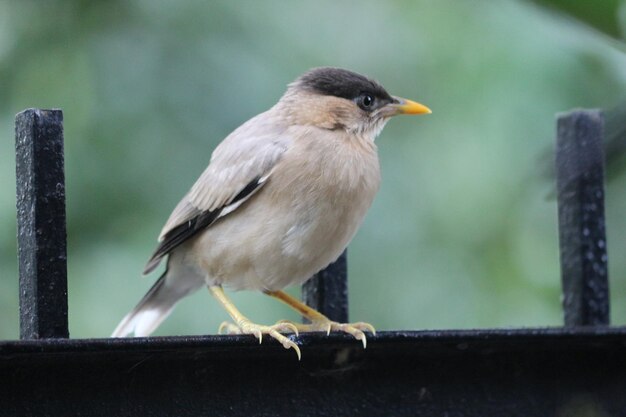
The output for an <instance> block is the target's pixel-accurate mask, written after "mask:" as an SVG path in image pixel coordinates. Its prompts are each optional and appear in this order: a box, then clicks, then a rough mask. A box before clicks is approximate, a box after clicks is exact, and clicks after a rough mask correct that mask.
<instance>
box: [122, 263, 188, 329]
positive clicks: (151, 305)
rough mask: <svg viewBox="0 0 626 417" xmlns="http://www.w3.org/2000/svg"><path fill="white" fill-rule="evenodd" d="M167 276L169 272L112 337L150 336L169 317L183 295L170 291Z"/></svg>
mask: <svg viewBox="0 0 626 417" xmlns="http://www.w3.org/2000/svg"><path fill="white" fill-rule="evenodd" d="M166 275H167V271H166V272H165V273H164V274H163V275H161V277H160V278H159V279H158V280H157V282H155V283H154V285H153V286H152V288H150V290H149V291H148V292H147V293H146V295H144V297H143V298H142V299H141V301H139V303H138V304H137V306H136V307H135V308H133V309H132V310H131V312H130V313H128V314H127V315H126V317H124V318H123V319H122V321H121V322H120V324H118V325H117V327H116V328H115V330H114V331H113V334H112V335H111V337H125V336H127V335H128V334H129V333H134V335H135V336H136V337H144V336H149V335H150V334H151V333H152V332H153V331H154V330H156V328H157V327H158V326H159V325H160V324H161V323H162V322H163V320H165V319H166V318H167V316H169V314H170V313H171V312H172V310H173V309H174V305H175V304H176V302H177V301H178V300H179V299H180V298H181V295H180V294H179V293H177V292H176V291H171V290H169V289H168V286H167V285H166V283H165V280H166Z"/></svg>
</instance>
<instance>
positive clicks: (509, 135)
mask: <svg viewBox="0 0 626 417" xmlns="http://www.w3.org/2000/svg"><path fill="white" fill-rule="evenodd" d="M624 22H626V4H625V3H624V2H623V1H619V0H615V1H611V0H601V1H596V2H589V1H586V0H581V1H557V0H554V1H548V0H546V1H538V2H531V1H512V0H511V1H497V2H495V1H491V0H483V1H479V0H475V1H469V0H468V1H460V0H439V1H432V0H422V1H412V0H411V1H409V0H405V1H401V0H396V1H384V2H383V1H376V0H370V1H358V2H357V1H342V2H336V1H315V2H303V1H297V2H287V1H254V2H253V1H206V0H193V1H165V0H161V1H153V0H124V1H108V2H91V1H84V0H73V1H69V0H63V1H60V0H58V1H47V2H39V1H28V0H20V1H17V0H12V1H7V0H1V1H0V338H2V339H14V338H17V337H18V333H19V332H18V327H19V326H18V287H17V262H16V242H15V235H16V230H15V229H16V226H15V162H14V133H13V129H14V128H13V121H14V115H15V114H16V113H17V112H19V111H21V110H23V109H25V108H28V107H40V108H61V109H63V111H64V116H65V152H66V181H67V219H68V256H69V265H68V273H69V278H68V279H69V308H70V332H71V335H72V337H106V336H108V335H109V334H110V333H111V331H112V330H113V328H114V327H115V325H116V324H117V323H118V321H119V320H120V319H121V318H122V316H123V315H124V314H126V312H127V311H128V310H129V309H130V308H132V307H133V306H134V305H135V303H136V302H137V301H138V300H139V299H140V298H141V297H142V296H143V294H144V293H145V291H147V289H148V288H149V287H150V286H151V284H152V283H153V281H154V280H155V279H156V277H157V276H158V275H157V274H153V275H151V276H149V277H143V278H142V277H141V271H142V269H143V266H144V263H145V261H146V260H147V258H148V257H149V256H150V254H151V252H152V250H153V249H154V247H155V243H156V241H155V239H156V236H157V234H158V232H159V230H160V228H161V226H162V224H163V222H164V221H165V219H166V218H167V216H168V215H169V213H170V211H171V210H172V209H173V207H174V206H175V204H176V203H177V202H178V200H179V199H180V198H181V197H182V196H183V194H184V193H185V192H186V191H187V189H188V188H189V187H190V186H191V185H192V183H193V182H194V181H195V179H196V178H197V176H198V175H199V174H200V173H201V172H202V170H203V169H204V167H205V166H206V164H207V162H208V160H209V157H210V153H211V150H212V149H213V148H214V147H215V146H216V144H217V143H218V142H219V141H220V140H221V139H222V138H224V137H225V136H226V135H227V134H228V133H229V132H230V131H231V130H232V129H234V128H235V127H237V126H238V125H239V124H240V123H242V122H243V121H245V120H247V119H248V118H249V117H251V116H253V115H255V114H257V113H259V112H261V111H263V110H265V109H267V108H268V107H269V106H271V105H272V104H273V103H274V102H276V100H277V99H278V98H279V97H280V95H281V94H282V92H283V91H284V88H285V85H286V84H287V83H288V82H290V81H292V80H293V79H294V78H296V77H297V76H298V75H299V74H301V73H302V72H304V71H305V70H307V69H309V68H311V67H315V66H322V65H331V66H340V67H345V68H349V69H352V70H355V71H358V72H361V73H364V74H367V75H370V76H372V77H374V78H376V79H378V80H379V81H380V82H382V83H383V84H384V85H385V86H386V88H387V89H388V90H389V91H390V92H391V93H392V94H396V95H402V96H405V97H409V98H413V99H415V100H418V101H420V102H423V103H424V104H426V105H428V106H430V107H431V108H432V109H433V114H432V115H430V116H427V117H414V118H411V117H400V118H396V119H394V120H392V121H391V122H390V123H389V124H388V125H387V127H386V129H385V131H384V132H383V134H382V135H381V136H380V137H379V139H378V146H379V152H380V159H381V165H382V171H383V185H382V189H381V190H380V193H379V195H378V197H377V199H376V201H375V203H374V205H373V207H372V209H371V211H370V212H369V214H368V217H367V219H366V221H365V224H364V225H363V227H362V229H361V231H360V232H359V233H358V234H357V236H356V238H355V240H354V241H353V242H352V244H351V246H350V251H349V276H350V313H351V317H352V318H353V319H355V320H365V321H369V322H371V323H373V324H375V325H376V326H377V328H379V329H383V330H384V329H434V328H436V329H443V328H477V327H517V326H557V325H560V323H562V315H561V307H560V275H559V266H558V241H557V228H556V221H557V214H556V203H555V200H554V198H551V197H550V195H551V194H552V192H553V189H554V180H553V178H551V177H550V175H549V171H550V161H551V153H550V152H551V149H552V146H553V142H554V133H555V113H557V112H561V111H565V110H568V109H571V108H574V107H597V108H602V109H607V110H610V109H613V108H614V107H616V106H619V105H620V103H623V102H624V100H626V54H625V51H626V48H625V46H624V43H623V39H624V38H623V35H624V33H625V32H624V28H625V27H626V26H625V25H624ZM625 187H626V175H622V174H621V171H620V169H619V167H618V169H617V170H616V173H615V175H612V176H611V181H610V183H609V184H608V189H607V216H608V235H609V236H608V242H609V246H608V247H609V265H610V268H609V269H610V278H611V291H612V292H611V301H612V321H613V323H615V324H618V325H623V324H626V279H625V278H626V277H625V275H626V257H624V254H626V216H625V215H624V214H625V213H626V193H625V192H624V189H625ZM290 291H291V292H292V293H294V294H297V293H298V292H299V289H298V288H294V289H291V290H290ZM234 299H235V301H236V302H237V303H239V305H240V307H241V309H242V310H243V312H244V313H246V314H248V315H249V316H251V317H252V318H254V319H256V320H257V321H260V322H274V321H276V320H278V319H281V318H291V319H296V317H295V316H294V315H293V314H292V313H291V312H289V311H288V310H287V309H286V308H285V307H284V306H282V305H279V304H278V303H276V302H275V301H273V300H270V299H267V297H264V296H263V295H260V294H253V293H245V292H242V293H237V294H234ZM226 318H227V316H226V314H225V313H224V312H223V311H222V310H221V309H220V308H219V307H218V306H217V303H216V302H215V301H214V300H212V299H211V298H210V296H209V295H208V293H207V292H206V291H200V292H199V293H197V294H195V295H194V296H192V297H190V298H188V299H185V300H184V301H183V302H182V303H181V304H180V305H179V307H178V308H177V309H176V310H175V311H174V313H173V315H172V316H170V318H169V319H168V320H167V321H166V322H165V323H164V325H163V326H162V327H161V328H160V329H159V330H158V332H157V334H161V335H174V334H207V333H214V332H215V331H216V329H217V326H218V325H219V323H220V322H221V321H223V320H225V319H226Z"/></svg>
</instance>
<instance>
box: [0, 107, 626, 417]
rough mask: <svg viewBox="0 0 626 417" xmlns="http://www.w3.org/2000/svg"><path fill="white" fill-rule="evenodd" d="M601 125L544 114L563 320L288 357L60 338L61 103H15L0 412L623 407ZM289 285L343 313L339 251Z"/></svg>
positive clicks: (203, 346) (321, 341)
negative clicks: (7, 323)
mask: <svg viewBox="0 0 626 417" xmlns="http://www.w3.org/2000/svg"><path fill="white" fill-rule="evenodd" d="M602 123H603V122H602V115H601V113H599V112H597V111H574V112H571V113H568V114H564V115H560V116H559V118H558V129H557V147H556V166H557V183H558V185H557V188H558V204H559V237H560V247H561V265H562V283H563V308H564V312H565V324H566V325H567V327H563V328H553V329H516V330H477V331H442V332H381V333H380V334H378V335H377V336H371V337H368V348H367V350H363V349H362V347H361V346H360V343H358V342H356V341H355V340H353V339H352V338H351V337H348V336H344V335H331V336H330V337H326V336H325V335H324V336H321V335H318V334H305V335H301V336H300V337H298V338H297V343H298V344H300V345H302V346H304V347H305V348H306V355H305V356H304V358H303V360H302V362H298V361H297V360H296V358H295V356H294V355H289V354H288V352H285V351H284V349H283V348H282V346H280V345H279V344H278V343H276V342H274V341H271V340H268V341H267V342H266V343H264V344H263V345H260V346H259V345H258V343H257V342H256V341H255V340H253V339H252V338H250V337H247V336H202V337H166V338H163V337H156V338H137V339H69V338H67V337H68V333H67V284H66V265H65V210H64V179H63V152H62V151H63V141H62V114H61V112H60V111H46V110H33V109H31V110H26V111H24V112H22V113H20V114H18V116H17V118H16V152H17V161H18V162H17V182H18V230H19V233H18V239H19V248H20V249H19V257H20V320H21V327H20V328H21V338H22V339H23V340H19V341H0V375H2V383H1V384H0V415H19V416H36V415H49V416H56V415H59V416H71V415H77V416H78V415H81V416H82V415H85V416H87V415H88V416H112V415H115V416H135V415H149V416H166V415H190V416H193V415H224V416H249V415H262V416H283V415H284V416H292V415H301V416H314V415H318V416H343V415H363V416H415V415H420V416H448V417H452V416H477V417H478V416H480V417H490V416H506V417H513V416H523V417H530V416H563V417H564V416H581V417H582V416H585V417H587V416H598V417H600V416H621V415H626V395H624V392H626V328H615V327H609V326H607V325H608V324H609V297H608V295H609V293H608V276H607V257H606V238H605V230H604V229H605V228H604V224H605V221H604V204H603V201H604V188H603V187H604V186H603V181H604V180H603V176H604V175H603V172H604V158H603V154H602ZM50 167H52V168H54V169H50ZM57 220H58V221H57ZM303 294H304V298H305V300H306V301H307V302H308V303H310V304H311V305H313V306H315V307H317V308H319V309H320V310H321V311H322V312H324V313H325V314H327V315H329V316H330V317H332V318H334V319H336V320H340V321H344V320H347V273H346V256H345V253H344V255H342V257H341V258H340V259H339V260H338V261H337V262H336V263H335V264H333V265H331V266H330V267H329V268H327V269H326V270H325V271H323V272H321V273H320V274H318V276H317V277H315V278H314V279H313V280H311V281H309V283H307V284H306V285H305V287H304V289H303Z"/></svg>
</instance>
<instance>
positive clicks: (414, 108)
mask: <svg viewBox="0 0 626 417" xmlns="http://www.w3.org/2000/svg"><path fill="white" fill-rule="evenodd" d="M393 98H394V99H395V100H396V101H397V103H392V104H391V105H390V106H391V107H393V108H394V109H395V110H396V113H395V114H430V113H432V111H431V110H430V109H429V108H428V107H426V106H424V105H423V104H420V103H418V102H416V101H413V100H409V99H406V98H402V97H395V96H394V97H393Z"/></svg>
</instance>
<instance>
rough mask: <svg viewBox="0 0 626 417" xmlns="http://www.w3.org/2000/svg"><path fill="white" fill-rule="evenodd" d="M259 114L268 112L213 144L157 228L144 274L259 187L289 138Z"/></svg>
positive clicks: (269, 173) (233, 209)
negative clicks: (199, 170)
mask: <svg viewBox="0 0 626 417" xmlns="http://www.w3.org/2000/svg"><path fill="white" fill-rule="evenodd" d="M264 117H265V118H267V113H263V114H261V115H259V116H257V117H255V118H253V119H251V120H249V121H248V122H246V123H244V124H243V125H241V126H240V127H239V128H238V129H237V130H235V131H234V132H233V133H231V134H230V135H229V136H228V137H227V138H226V139H224V141H223V142H222V143H221V144H220V145H219V146H218V147H217V148H216V149H215V151H214V152H213V155H212V156H211V162H210V163H209V166H208V167H207V168H206V169H205V171H204V172H203V173H202V175H201V176H200V178H198V180H197V181H196V183H195V184H194V185H193V187H192V188H191V190H190V191H189V193H187V195H186V196H185V197H184V198H183V199H182V200H181V201H180V202H179V203H178V205H177V206H176V208H175V209H174V210H173V212H172V214H171V215H170V217H169V219H168V220H167V222H166V223H165V226H164V227H163V229H162V230H161V233H160V235H159V245H158V246H157V248H156V250H155V252H154V254H153V255H152V256H151V257H150V260H149V261H148V263H147V265H146V268H145V270H144V274H147V273H149V272H150V271H152V270H153V269H155V268H156V267H157V266H158V264H159V263H160V261H161V259H163V257H165V256H166V255H167V254H169V253H170V252H171V251H172V250H173V249H175V248H176V247H177V246H179V245H180V244H182V243H183V242H185V241H186V240H188V239H189V238H191V237H192V236H194V235H196V233H198V232H200V231H202V230H204V229H206V228H207V227H210V226H211V225H212V224H213V223H215V221H216V220H217V219H219V218H221V217H224V216H226V215H228V214H230V213H232V212H233V211H235V210H236V209H237V208H238V207H239V206H241V204H243V203H244V202H245V201H246V200H248V199H249V198H250V197H252V195H254V194H255V193H256V192H258V191H259V190H260V189H261V188H262V186H263V184H265V182H266V181H267V179H268V178H269V177H270V175H271V171H272V169H273V168H274V166H275V165H276V163H277V162H278V161H279V160H280V158H281V156H282V154H283V153H284V152H285V150H286V149H287V146H288V144H289V139H288V137H286V136H285V135H284V134H283V132H282V131H281V130H280V129H278V128H276V126H272V125H271V124H268V123H264V120H263V119H264ZM255 121H256V123H255ZM255 125H256V127H255Z"/></svg>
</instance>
